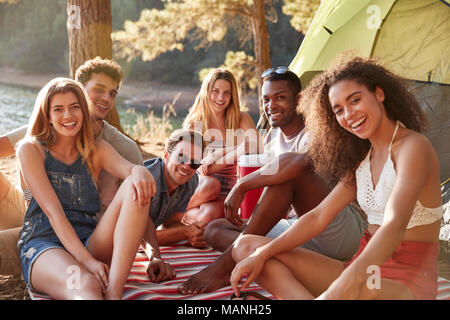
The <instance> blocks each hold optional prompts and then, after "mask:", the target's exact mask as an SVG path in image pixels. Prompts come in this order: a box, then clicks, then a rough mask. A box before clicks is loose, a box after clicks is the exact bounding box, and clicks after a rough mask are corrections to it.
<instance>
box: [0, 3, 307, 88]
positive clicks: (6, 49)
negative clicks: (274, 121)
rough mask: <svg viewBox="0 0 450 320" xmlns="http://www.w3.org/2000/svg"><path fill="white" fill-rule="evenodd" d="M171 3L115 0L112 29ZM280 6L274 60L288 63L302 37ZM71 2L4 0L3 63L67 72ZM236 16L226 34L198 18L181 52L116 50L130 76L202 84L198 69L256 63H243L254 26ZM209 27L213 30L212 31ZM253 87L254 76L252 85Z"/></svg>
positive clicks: (0, 17)
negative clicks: (150, 55)
mask: <svg viewBox="0 0 450 320" xmlns="http://www.w3.org/2000/svg"><path fill="white" fill-rule="evenodd" d="M178 2H180V1H178ZM191 2H194V4H195V3H197V5H198V6H201V5H203V4H205V3H206V2H208V3H209V5H211V4H217V5H219V4H220V6H218V7H217V10H219V9H220V10H225V9H224V6H225V5H226V4H234V5H236V4H237V3H238V2H239V3H244V2H243V1H242V0H240V1H237V0H230V1H228V0H227V1H223V0H211V1H206V0H203V1H199V0H195V1H191ZM251 3H252V1H245V3H244V4H246V5H249V4H251ZM167 4H168V1H163V2H162V1H160V0H133V1H123V0H111V9H112V17H113V31H119V30H121V29H123V26H124V23H125V21H127V20H130V21H137V20H139V19H140V17H141V11H142V10H143V9H148V8H151V9H149V10H156V9H159V10H161V9H164V7H165V5H167ZM281 5H282V1H278V2H275V1H274V4H273V6H274V8H275V11H276V12H275V13H271V14H270V15H271V16H277V17H278V22H277V23H271V22H270V20H268V21H269V22H268V29H269V34H270V53H271V60H272V62H273V65H280V64H282V65H288V64H289V63H290V61H291V60H292V58H293V57H294V56H295V54H296V53H297V50H298V47H299V45H300V42H301V37H302V36H301V34H299V33H298V32H297V31H295V30H294V29H293V28H292V27H291V26H290V25H289V17H288V16H286V15H284V14H282V13H281ZM66 6H67V1H66V0H38V1H36V0H18V1H16V3H15V4H12V5H10V4H9V3H8V2H5V0H0V66H8V67H14V68H21V69H22V70H25V71H27V72H44V73H46V72H59V73H68V40H67V29H66V19H67V15H66ZM233 8H234V9H235V10H238V9H237V7H236V6H234V7H230V6H228V8H227V10H231V9H233ZM241 12H245V11H242V10H241ZM231 15H232V12H231V11H227V13H226V14H225V15H224V16H223V21H224V22H223V24H224V28H226V33H225V31H224V30H225V29H223V30H222V31H221V32H218V30H219V29H220V28H218V29H216V27H217V26H218V23H216V21H217V20H214V19H213V20H211V21H212V22H210V23H209V24H208V21H207V19H206V18H204V19H199V22H198V25H199V28H197V27H195V28H193V29H191V30H189V31H187V33H186V38H185V39H183V40H181V41H178V42H179V43H178V46H179V47H182V51H180V50H178V49H176V50H172V51H167V52H165V53H164V54H160V55H159V56H158V57H157V58H155V59H153V60H152V61H144V60H143V59H142V57H141V56H139V57H137V58H136V59H133V60H132V61H127V60H128V59H127V58H123V59H120V58H119V56H118V55H117V52H114V58H115V59H117V60H119V63H120V64H121V65H122V67H123V69H124V72H125V75H126V76H128V77H131V78H133V79H136V80H145V81H156V82H164V83H171V84H178V85H196V86H197V85H199V84H200V81H199V71H200V70H201V69H204V68H211V67H217V66H220V65H226V66H227V67H233V66H235V67H239V65H241V66H242V67H243V68H244V67H245V68H247V69H248V70H251V65H247V66H245V65H244V64H243V63H244V62H245V60H250V58H249V57H251V56H252V52H253V51H252V50H253V43H252V42H251V41H249V40H251V37H250V35H249V32H250V31H251V28H250V27H249V25H248V21H247V20H248V19H247V18H245V16H242V17H241V18H239V17H237V16H234V18H231ZM184 16H185V14H184V13H183V14H179V15H178V18H180V19H184ZM191 16H192V15H191ZM192 19H194V20H196V18H192ZM215 19H217V18H215ZM220 23H222V22H220ZM219 25H220V24H219ZM166 28H168V26H166ZM202 28H203V29H202ZM205 30H206V31H205ZM177 32H181V31H179V30H177ZM183 32H184V31H183ZM205 32H211V33H210V35H209V36H208V35H206V33H205ZM169 36H170V35H169ZM208 37H209V38H208ZM219 38H221V40H220V41H214V42H210V43H207V42H205V41H206V40H207V39H219ZM147 45H148V46H153V41H152V40H149V41H148V44H147ZM229 51H231V52H235V53H239V52H242V53H240V54H237V55H234V56H233V55H232V58H230V55H228V57H227V52H229ZM239 56H242V57H246V58H244V59H243V61H242V63H240V64H239V63H238V62H236V59H237V57H239ZM230 59H231V61H230ZM232 61H234V62H232ZM241 81H242V83H244V84H246V83H247V82H248V81H250V80H249V79H248V78H245V79H244V78H242V79H241ZM251 86H252V83H251V81H250V84H249V85H248V86H247V89H248V88H251Z"/></svg>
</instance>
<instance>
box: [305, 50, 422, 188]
mask: <svg viewBox="0 0 450 320" xmlns="http://www.w3.org/2000/svg"><path fill="white" fill-rule="evenodd" d="M341 80H353V81H356V82H358V83H359V84H362V85H364V86H365V87H366V88H367V89H368V90H369V91H371V92H375V90H376V88H377V87H380V88H381V89H383V91H384V96H385V99H384V101H383V104H384V107H385V109H386V113H387V116H388V117H389V118H390V119H392V120H393V121H396V120H399V121H401V122H402V123H403V124H404V125H405V126H406V127H407V128H409V129H411V130H415V131H418V132H424V131H425V129H426V127H427V120H426V117H425V114H424V113H423V111H422V109H421V108H420V106H419V104H418V102H417V100H416V98H415V97H414V95H413V94H412V93H411V92H409V91H408V89H407V88H408V81H406V80H405V79H402V78H400V77H399V76H397V75H395V74H393V73H392V72H391V71H389V70H387V69H386V68H384V67H383V66H382V65H381V64H379V63H378V62H377V61H375V60H374V59H371V58H362V57H351V58H350V59H348V56H346V55H345V54H343V55H341V56H339V57H338V58H336V60H335V61H334V62H333V63H332V65H331V67H330V68H329V69H328V70H326V71H324V72H322V73H320V74H318V75H316V76H315V77H314V79H313V80H312V81H311V82H310V84H309V85H308V87H307V88H306V89H304V90H303V91H302V96H301V98H300V101H299V105H298V111H299V112H301V113H303V114H304V116H305V124H306V128H307V130H308V131H309V132H310V136H311V137H312V141H311V142H310V148H309V152H308V153H309V156H310V161H311V164H312V165H313V167H314V168H315V170H316V171H317V172H319V173H322V174H324V175H325V176H327V178H328V179H329V181H330V184H331V185H332V186H333V185H335V184H336V183H337V182H338V181H339V180H341V179H343V178H344V177H346V176H348V174H350V175H349V177H350V178H351V181H354V172H355V170H356V168H357V167H358V165H359V163H360V162H361V161H362V160H363V159H364V157H365V156H366V155H367V152H368V151H369V149H370V142H369V140H367V139H360V138H358V137H357V136H356V135H354V134H352V133H350V132H348V131H347V130H345V129H344V128H342V127H341V126H340V125H339V123H338V122H337V120H336V116H335V114H334V113H333V111H332V108H331V105H330V101H329V97H328V92H329V90H330V88H331V87H332V86H333V85H335V84H336V83H337V82H339V81H341ZM349 182H350V181H349Z"/></svg>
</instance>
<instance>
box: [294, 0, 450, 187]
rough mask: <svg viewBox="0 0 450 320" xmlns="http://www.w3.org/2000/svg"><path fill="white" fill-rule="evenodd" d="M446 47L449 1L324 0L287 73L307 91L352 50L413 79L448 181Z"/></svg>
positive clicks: (449, 67)
mask: <svg viewBox="0 0 450 320" xmlns="http://www.w3.org/2000/svg"><path fill="white" fill-rule="evenodd" d="M449 48H450V3H449V1H444V0H441V1H439V0H397V1H395V0H322V2H321V4H320V7H319V9H318V10H317V13H316V15H315V16H314V20H313V21H312V23H311V26H310V27H309V29H308V31H307V33H306V36H305V38H304V39H303V41H302V44H301V46H300V49H299V51H298V53H297V55H296V56H295V58H294V60H293V61H292V63H291V65H290V69H291V70H293V71H294V72H296V73H297V74H298V75H299V77H300V80H301V82H302V86H306V85H307V84H308V83H309V81H310V80H311V79H312V78H313V77H314V75H315V74H317V73H318V72H320V71H322V70H324V69H326V68H327V66H328V65H329V63H330V62H331V61H332V60H333V58H334V57H336V55H338V54H339V53H341V52H343V51H345V50H349V49H353V50H356V51H357V53H358V54H360V55H362V56H366V57H378V58H380V60H381V62H382V63H383V65H385V66H386V67H387V68H389V69H390V70H392V71H393V72H394V73H396V74H398V75H400V76H402V77H404V78H406V79H410V80H412V86H411V90H413V92H414V94H415V95H416V97H417V99H418V101H419V103H420V105H421V107H422V108H423V110H424V111H425V114H426V116H427V118H428V120H429V129H428V131H427V133H426V134H427V136H428V138H429V139H430V140H431V142H432V144H433V145H434V147H435V149H436V150H437V152H438V156H439V160H440V166H441V181H445V180H446V179H447V178H448V177H449V176H450V143H449V142H448V140H450V72H449V71H450V57H449Z"/></svg>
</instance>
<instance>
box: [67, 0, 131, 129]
mask: <svg viewBox="0 0 450 320" xmlns="http://www.w3.org/2000/svg"><path fill="white" fill-rule="evenodd" d="M111 32H112V16H111V1H110V0H68V1H67V34H68V38H69V64H70V76H71V78H72V79H73V78H75V72H76V70H77V68H78V67H79V66H80V65H82V64H83V63H84V62H85V61H87V60H90V59H93V58H95V57H97V56H100V57H101V58H104V59H106V58H107V59H112V40H111ZM106 121H108V122H109V123H110V124H111V125H113V126H114V127H116V128H117V129H118V130H119V131H121V132H122V133H123V132H124V131H123V129H122V126H121V125H120V119H119V114H118V113H117V110H116V108H113V109H112V110H111V111H110V112H109V114H108V117H107V118H106Z"/></svg>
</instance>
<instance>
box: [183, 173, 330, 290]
mask: <svg viewBox="0 0 450 320" xmlns="http://www.w3.org/2000/svg"><path fill="white" fill-rule="evenodd" d="M303 179H305V180H306V181H305V182H304V184H305V185H309V186H314V181H311V180H312V179H309V178H308V177H306V178H303ZM297 180H299V179H297ZM297 180H291V181H289V182H286V183H284V184H280V185H276V186H271V187H268V188H265V189H264V191H263V193H262V195H261V198H260V201H259V202H258V204H257V206H256V208H255V210H254V211H253V214H252V216H251V218H250V220H249V222H248V225H247V227H246V228H245V229H244V230H243V233H244V234H247V233H249V234H259V235H264V234H266V233H267V232H268V231H270V229H272V228H273V226H274V225H275V224H276V223H277V222H278V221H280V219H281V218H283V217H284V215H285V214H286V212H287V210H288V208H289V206H290V204H291V203H292V202H293V199H295V198H296V197H299V198H301V199H303V197H301V196H300V195H299V194H298V193H301V191H302V190H301V189H300V188H297V185H298V184H300V183H299V182H297ZM308 181H309V183H308ZM301 186H303V182H301ZM325 190H326V189H325ZM317 194H319V195H320V194H321V193H320V192H319V191H318V192H317ZM325 195H326V192H324V196H323V197H325ZM309 199H311V200H312V201H318V202H317V203H315V204H314V205H313V203H310V201H309V200H308V199H306V200H305V202H304V204H306V208H301V209H302V212H306V211H307V210H309V209H307V208H309V207H311V208H313V207H314V206H315V205H317V204H318V203H319V202H320V201H321V199H320V200H316V199H317V197H311V198H309ZM274 203H276V204H277V206H276V207H275V206H274ZM297 206H298V207H300V204H298V205H297ZM224 225H225V224H224ZM222 231H223V238H222V239H221V240H218V241H214V242H215V243H214V246H215V247H218V248H220V249H224V248H227V249H226V250H224V253H223V254H222V255H221V256H220V257H219V258H218V259H217V260H216V261H215V262H213V263H212V264H210V265H208V266H207V267H206V268H205V269H203V270H201V271H200V272H198V273H196V274H194V275H192V276H191V277H190V278H189V279H188V280H187V281H186V282H185V283H183V284H182V285H181V286H180V287H178V290H179V291H180V292H181V293H182V294H188V293H199V292H211V291H214V290H217V289H219V288H221V287H223V286H225V285H228V284H229V281H230V275H231V271H232V270H233V268H234V265H235V263H234V261H233V259H232V257H231V248H230V246H231V244H232V243H233V241H234V240H235V239H236V238H237V237H238V235H239V233H240V232H238V231H237V230H236V231H235V230H233V229H232V228H229V227H225V228H224V229H223V230H215V231H214V232H213V231H212V229H211V230H210V232H208V228H207V229H206V232H207V233H210V240H211V238H213V237H214V238H216V239H217V238H218V237H221V233H222ZM214 233H216V236H213V234H214Z"/></svg>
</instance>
